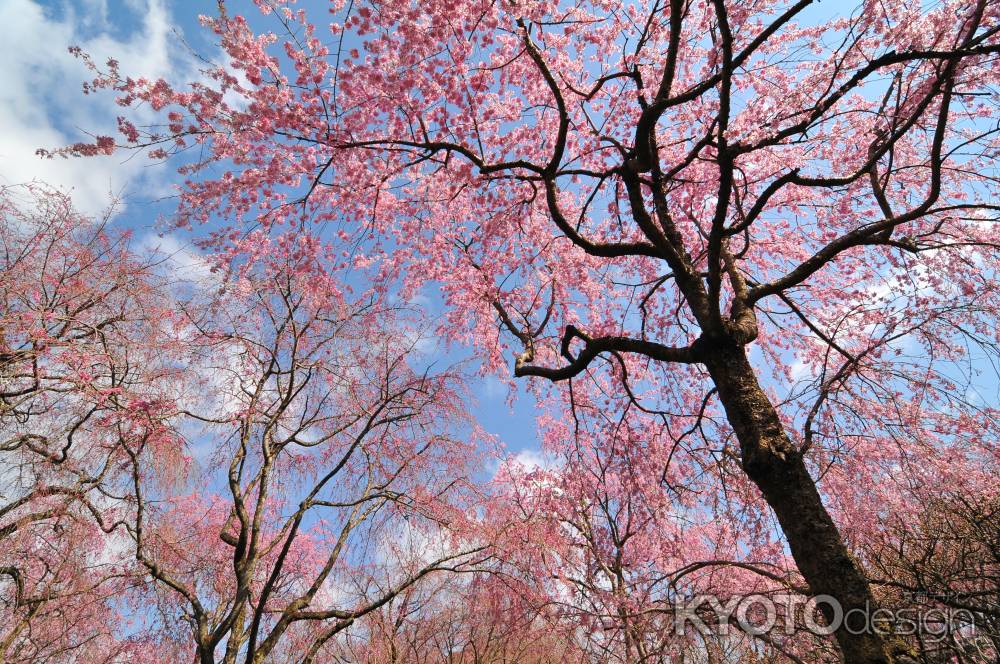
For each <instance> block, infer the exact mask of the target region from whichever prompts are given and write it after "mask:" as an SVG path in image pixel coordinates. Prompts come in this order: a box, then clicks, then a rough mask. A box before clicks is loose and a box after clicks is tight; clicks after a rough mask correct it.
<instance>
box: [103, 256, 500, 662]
mask: <svg viewBox="0 0 1000 664" xmlns="http://www.w3.org/2000/svg"><path fill="white" fill-rule="evenodd" d="M312 249H316V247H315V246H314V247H312ZM268 256H269V258H268V261H267V263H266V265H264V264H257V265H255V266H254V269H251V270H247V271H244V272H243V273H241V274H239V275H237V276H234V277H233V278H232V279H231V280H230V281H228V282H227V283H226V285H225V286H224V288H223V291H222V293H221V294H219V293H214V292H212V291H211V289H204V290H203V292H202V294H201V295H200V296H196V297H195V298H193V299H192V300H189V301H188V302H186V303H184V304H183V315H182V316H181V317H180V318H179V319H178V320H177V321H176V323H175V325H174V327H173V330H172V332H173V334H174V337H173V341H172V343H170V344H169V345H168V346H167V347H166V348H165V349H164V352H165V353H167V355H168V356H169V357H170V362H171V363H172V364H174V365H175V366H177V367H178V371H179V379H178V382H177V385H176V390H175V391H174V393H173V396H172V402H171V404H170V406H169V407H168V408H163V409H159V410H152V409H151V410H149V411H148V415H149V418H148V423H147V424H146V425H145V426H144V427H143V429H142V435H141V436H140V437H138V438H135V439H134V440H131V441H124V440H123V441H122V445H123V448H124V449H125V450H126V453H127V455H128V464H129V471H128V472H129V475H130V478H131V480H130V483H129V486H128V487H127V491H128V494H127V495H128V500H129V505H130V508H131V509H130V511H129V513H128V515H127V516H124V517H123V523H124V527H125V528H126V529H127V532H128V535H129V538H130V539H131V540H132V546H133V547H134V551H135V556H136V558H137V559H138V561H139V564H140V565H141V566H142V568H143V569H144V570H145V572H146V575H148V577H149V578H150V579H151V580H152V584H151V590H152V592H153V593H154V595H155V597H156V598H157V601H156V603H155V605H156V607H157V612H158V614H159V615H160V625H161V632H160V633H161V644H162V645H161V649H163V648H170V649H172V650H167V651H168V652H169V651H173V652H176V653H177V655H176V656H177V658H178V659H183V660H186V659H189V658H190V657H191V654H192V653H193V654H194V657H195V659H196V661H197V662H200V663H201V664H208V663H210V662H216V661H221V662H226V663H236V662H241V663H242V662H246V663H248V664H249V663H253V664H258V663H260V662H286V661H302V662H325V661H330V655H329V653H330V652H331V651H332V649H335V646H337V645H338V643H339V641H340V639H342V638H343V637H344V635H345V632H346V630H348V629H349V628H350V627H351V626H352V625H354V624H355V623H356V622H357V621H359V620H361V619H363V618H364V617H365V616H367V615H368V614H370V613H372V612H375V611H378V610H379V609H380V608H381V607H382V606H384V605H385V604H386V603H388V602H392V601H394V600H395V599H396V598H397V596H399V595H400V594H401V593H406V592H407V591H408V590H410V589H411V588H413V587H414V585H415V584H418V583H419V582H421V580H422V579H423V578H424V577H427V576H430V575H433V574H434V573H439V572H443V571H459V570H465V569H470V570H471V569H475V565H476V563H480V562H482V561H484V560H486V559H487V558H488V557H489V554H488V553H485V552H484V550H485V548H486V547H485V545H484V543H481V542H476V541H475V540H474V539H473V538H471V537H465V538H463V537H461V536H460V535H461V534H462V533H467V532H468V530H467V524H468V523H469V522H470V519H471V518H472V517H473V515H472V513H471V512H470V511H469V510H471V509H472V507H473V506H474V505H475V503H476V500H477V498H476V496H477V494H476V493H475V491H474V487H473V485H472V483H471V474H472V472H473V470H474V466H473V465H472V464H473V461H474V459H475V455H476V449H477V446H478V445H477V439H476V431H475V427H474V426H473V425H474V423H473V422H472V421H471V420H470V419H469V417H468V411H467V409H465V408H464V406H463V404H464V395H463V391H464V385H463V379H462V376H461V374H460V373H459V372H458V371H455V370H444V371H430V370H424V369H420V368H419V366H417V365H416V364H415V363H416V362H417V361H418V359H419V358H418V357H417V352H416V346H417V344H418V342H419V341H420V337H419V336H418V335H417V334H416V332H415V330H414V328H412V327H408V326H407V325H406V324H405V323H406V321H405V317H404V316H402V315H401V314H400V313H399V312H393V311H391V310H387V309H385V308H384V307H382V306H381V305H379V304H377V303H373V302H370V301H363V302H355V301H351V300H349V299H348V298H347V297H346V295H345V293H344V292H343V290H342V288H341V286H339V285H338V282H337V280H336V279H335V277H333V276H331V275H330V274H328V273H325V272H324V271H323V265H324V263H323V257H322V256H317V255H316V254H314V253H313V251H311V250H310V248H309V247H305V246H303V245H301V244H298V243H296V242H290V243H289V244H287V245H285V244H283V243H276V244H275V245H274V246H273V247H271V249H270V251H269V252H268ZM164 437H166V438H167V439H181V438H183V439H184V440H186V443H187V448H188V449H189V450H191V451H192V452H193V453H195V454H198V455H201V457H202V461H201V463H200V464H194V465H192V467H191V468H190V469H189V470H188V471H187V472H186V473H184V487H185V488H180V489H179V488H177V487H167V488H163V487H162V486H160V485H158V483H157V481H156V477H155V476H150V474H149V472H148V469H149V467H150V466H151V465H155V464H157V457H158V455H159V451H158V449H159V446H160V445H161V443H160V442H158V441H159V439H162V438H164ZM168 644H171V645H168Z"/></svg>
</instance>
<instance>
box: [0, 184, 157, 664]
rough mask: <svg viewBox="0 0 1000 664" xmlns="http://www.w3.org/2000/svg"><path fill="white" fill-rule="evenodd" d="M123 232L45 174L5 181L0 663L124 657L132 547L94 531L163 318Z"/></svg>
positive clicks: (109, 513) (105, 510) (0, 231)
mask: <svg viewBox="0 0 1000 664" xmlns="http://www.w3.org/2000/svg"><path fill="white" fill-rule="evenodd" d="M151 293H153V289H152V286H151V281H150V279H149V274H148V266H147V265H144V264H141V263H140V262H138V261H137V260H136V259H135V257H134V256H133V255H132V254H131V253H130V251H129V247H128V242H127V236H123V235H121V234H118V233H113V232H109V231H108V230H107V229H105V228H104V225H103V224H102V223H99V222H96V221H94V220H91V219H87V218H85V217H83V216H81V215H79V214H78V213H76V212H75V211H74V210H73V208H72V205H71V202H70V199H69V196H67V195H66V194H64V193H62V192H60V191H58V190H55V189H52V188H50V187H46V186H44V185H40V184H32V185H24V186H8V187H3V188H0V661H2V662H42V661H88V662H102V661H109V660H112V659H115V658H116V657H118V656H120V655H121V654H122V653H123V652H126V651H127V645H128V644H127V643H126V642H124V641H120V640H119V638H120V636H121V632H120V629H121V628H122V627H123V623H124V620H125V618H124V616H123V615H121V614H120V613H119V610H118V608H117V607H116V606H115V599H116V597H117V595H118V594H119V593H121V592H122V591H123V590H125V589H127V588H128V587H129V585H130V581H129V580H128V579H129V578H130V577H129V574H128V573H129V566H128V564H127V563H128V560H129V557H128V556H127V555H125V556H124V557H123V556H122V555H121V552H120V550H119V549H117V548H116V547H115V546H114V542H112V541H109V539H108V538H107V537H106V535H105V533H104V532H103V531H102V530H101V529H100V528H99V527H98V522H97V521H95V519H94V517H95V516H96V517H98V518H99V519H105V518H106V519H112V518H113V514H114V506H115V501H114V500H113V499H112V498H111V497H110V496H108V495H107V494H105V493H104V491H103V487H104V486H105V482H107V481H108V480H110V479H111V478H113V477H114V476H115V475H116V474H117V471H118V463H119V462H120V461H121V458H122V454H123V451H122V447H121V445H120V444H119V441H118V440H117V437H116V436H115V435H114V433H113V429H114V423H115V422H117V420H118V418H119V416H120V415H121V414H122V413H123V412H124V411H126V410H127V409H128V408H129V407H130V405H131V397H130V396H129V395H133V396H134V395H135V394H136V393H137V392H141V391H144V390H145V389H146V388H147V387H148V379H149V377H150V372H149V371H147V369H146V368H145V367H144V366H143V364H144V359H146V358H147V357H148V356H147V355H145V348H144V343H143V341H142V340H145V339H149V338H150V334H149V332H150V331H151V330H152V329H154V327H155V325H156V321H157V308H156V302H155V299H153V298H152V297H151Z"/></svg>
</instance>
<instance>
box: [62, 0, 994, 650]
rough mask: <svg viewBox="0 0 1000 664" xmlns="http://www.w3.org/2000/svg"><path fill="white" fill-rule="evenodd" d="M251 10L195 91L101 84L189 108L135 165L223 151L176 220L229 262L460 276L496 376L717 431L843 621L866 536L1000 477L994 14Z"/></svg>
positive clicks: (812, 584)
mask: <svg viewBox="0 0 1000 664" xmlns="http://www.w3.org/2000/svg"><path fill="white" fill-rule="evenodd" d="M257 4H258V6H259V7H260V8H261V9H262V10H263V11H264V13H265V14H266V15H270V16H272V18H273V20H275V21H277V24H278V29H277V32H276V33H272V32H263V33H260V34H258V33H256V32H255V31H254V30H253V29H252V28H251V25H250V22H248V21H247V20H246V19H244V18H243V17H241V16H233V15H230V14H229V13H227V9H226V8H225V7H224V6H222V5H220V7H222V10H221V13H220V15H219V16H218V17H217V18H206V19H204V22H205V23H206V25H207V26H208V27H210V28H211V29H213V30H214V31H215V32H216V34H217V35H218V39H219V41H220V43H221V45H222V47H223V49H224V51H225V57H226V58H227V59H228V61H227V62H226V63H224V64H223V65H220V66H219V67H216V68H213V69H211V70H209V71H207V72H206V77H205V80H203V81H200V82H197V83H194V84H192V85H190V86H187V87H183V88H182V87H178V86H177V84H176V83H169V82H167V81H146V80H133V79H130V78H127V77H126V76H124V75H123V74H121V73H120V72H119V66H118V64H117V63H114V62H111V63H109V67H108V69H107V71H104V72H100V71H97V70H98V68H97V67H96V66H95V65H93V63H90V64H91V67H93V68H94V70H95V72H97V73H96V75H95V76H96V77H95V79H94V80H93V81H92V83H90V84H89V88H90V89H94V90H96V89H101V88H112V89H114V90H115V91H116V92H117V93H118V94H119V95H120V102H121V103H122V105H124V106H130V105H139V104H149V105H150V106H152V107H153V108H154V109H156V110H161V109H162V110H163V112H164V113H166V115H167V122H166V123H165V124H164V125H163V126H161V127H148V128H143V129H141V130H140V129H139V128H137V127H135V126H134V125H133V124H132V123H130V122H129V121H128V120H127V119H125V118H123V119H121V121H120V124H121V126H122V130H123V136H124V140H123V141H122V143H121V146H122V147H125V146H131V147H150V148H152V149H153V155H152V156H154V157H157V158H162V157H165V156H167V155H168V154H170V153H172V152H175V151H181V150H183V149H184V148H185V147H187V146H192V145H196V146H198V147H199V150H200V152H199V155H200V156H199V158H198V160H197V161H194V162H190V163H187V164H186V165H184V166H183V169H184V171H185V172H186V173H188V174H189V175H190V178H189V180H188V182H187V183H186V184H185V185H184V187H183V189H182V194H181V201H182V202H181V206H180V209H179V211H178V216H177V223H178V225H180V226H188V225H190V224H191V223H192V222H201V221H209V220H211V219H214V218H215V217H216V216H221V217H222V218H225V219H226V220H228V221H229V222H230V226H229V227H228V228H227V229H226V230H225V231H223V232H220V233H218V234H216V235H214V236H213V238H214V240H215V246H217V247H220V248H224V249H225V250H227V251H230V252H232V253H231V255H232V256H234V257H237V256H247V255H250V256H254V255H256V254H255V252H257V251H258V249H257V247H258V244H259V243H260V242H261V238H263V237H265V236H266V235H267V234H268V233H270V234H272V235H278V236H294V235H302V234H307V233H312V232H317V231H318V230H319V229H323V230H326V229H332V230H331V231H330V232H335V233H336V234H337V236H338V237H339V239H340V240H341V241H343V242H345V243H348V244H350V245H351V246H352V247H353V250H351V251H346V250H345V253H344V254H343V258H342V261H343V263H344V264H345V265H351V266H353V267H355V268H358V269H370V270H372V271H373V272H378V273H379V274H381V275H382V276H383V277H390V278H399V279H400V280H401V282H402V284H403V294H404V295H409V294H412V293H415V292H416V291H418V290H419V289H420V288H421V287H423V286H425V285H427V284H436V285H438V286H439V287H440V288H441V289H442V291H443V293H444V295H445V298H446V302H447V305H448V312H449V313H448V317H447V322H446V323H445V324H444V325H442V331H443V333H444V334H446V335H447V336H449V337H450V338H452V339H455V340H460V341H472V342H473V343H474V344H475V345H476V347H477V348H479V349H480V351H481V353H482V357H483V359H484V360H485V362H486V365H485V366H486V367H487V368H490V369H494V370H498V371H499V370H501V369H502V366H503V365H504V363H505V360H504V358H503V355H504V351H505V350H506V349H508V348H513V351H514V354H515V363H514V367H513V373H514V375H516V376H523V377H538V378H543V379H547V380H548V381H553V382H557V383H566V384H567V385H571V386H572V385H574V384H575V385H576V386H579V385H580V384H581V383H582V382H584V381H587V380H596V381H602V382H601V385H617V388H614V389H617V390H618V392H617V394H618V396H620V397H622V398H623V399H625V402H626V403H627V404H628V405H627V406H625V407H626V408H628V409H630V412H631V415H630V417H645V418H646V419H645V421H646V422H647V423H648V426H649V427H650V431H651V432H652V431H653V429H654V428H656V430H657V431H658V432H659V433H662V430H667V431H668V433H670V432H671V431H672V432H673V433H670V435H672V436H673V437H674V442H675V448H676V450H677V454H676V455H675V454H673V453H671V454H669V455H666V457H665V464H666V465H669V464H671V463H675V464H684V463H685V459H690V458H692V457H694V456H696V453H695V452H694V451H693V450H692V449H691V447H690V444H689V441H690V437H689V436H687V435H681V434H680V432H681V431H688V430H693V431H695V432H696V435H697V434H698V433H700V434H704V431H703V430H701V429H700V428H699V427H698V424H699V423H700V420H701V419H703V418H704V417H708V416H713V417H714V416H715V415H718V414H720V411H719V410H718V408H719V407H720V406H721V413H724V418H725V421H726V425H725V426H722V427H719V428H718V429H717V430H718V432H720V433H719V435H720V436H721V437H722V438H721V443H720V442H719V441H718V440H717V441H715V443H716V444H719V445H721V446H722V448H723V454H721V455H720V458H725V459H728V458H734V457H735V458H738V460H739V464H740V466H741V467H742V470H743V472H744V473H745V475H746V477H748V478H749V479H750V480H751V481H752V482H753V484H754V485H755V486H756V487H757V489H758V490H759V492H760V495H761V496H762V497H763V499H764V500H765V501H766V502H767V504H768V505H769V506H770V508H771V509H772V510H773V512H774V514H775V516H776V518H777V522H778V524H779V525H780V529H781V532H782V533H783V535H784V537H785V538H786V540H787V544H788V548H789V549H790V551H791V555H792V557H793V558H794V561H795V564H796V566H797V568H798V571H799V572H800V573H801V575H802V577H803V578H804V580H805V583H806V585H807V586H808V591H809V592H810V593H812V594H815V595H829V596H832V597H833V598H835V599H836V601H837V602H838V603H839V604H840V606H841V607H842V609H843V610H844V611H845V612H847V611H851V610H852V609H863V608H865V607H875V606H878V602H877V601H876V598H875V596H874V595H873V592H872V588H871V585H870V583H869V579H868V578H867V576H866V573H865V571H864V561H863V560H859V559H858V558H857V557H855V556H854V555H853V554H852V549H851V543H852V542H858V541H861V540H863V539H864V538H865V536H866V534H870V533H872V532H875V531H876V530H877V529H878V527H879V523H880V519H882V518H883V517H884V516H885V514H886V513H887V512H898V513H903V512H905V511H906V510H910V509H914V508H916V507H918V506H919V501H920V500H921V498H920V496H921V495H924V496H926V495H929V494H932V493H933V492H935V491H936V490H937V489H938V488H940V487H941V486H943V485H948V486H950V487H951V488H953V489H957V490H959V491H960V492H961V493H963V494H975V493H977V492H978V491H980V490H981V489H982V487H984V486H988V485H989V482H990V477H991V472H993V471H992V470H991V469H995V467H996V463H997V459H996V436H997V432H998V430H997V413H996V411H995V408H994V406H993V405H991V404H990V403H989V400H988V399H983V398H982V397H981V396H980V395H979V393H978V392H977V390H979V389H980V388H982V387H983V385H984V383H983V380H984V379H983V378H981V377H980V376H981V372H982V370H983V369H984V368H987V367H988V361H987V359H986V358H989V357H993V356H995V350H996V343H997V337H996V330H995V322H996V311H997V310H998V307H1000V302H998V297H997V295H998V292H997V287H996V283H995V276H996V268H997V249H998V245H997V243H996V241H995V223H996V222H995V215H996V212H997V210H998V209H1000V208H998V206H997V204H996V203H995V201H994V196H995V193H996V184H997V183H996V178H995V166H996V158H995V155H996V151H997V149H998V147H1000V145H998V142H997V136H998V130H997V126H996V122H995V115H996V91H995V85H996V83H997V78H998V75H1000V68H998V59H997V55H998V54H1000V6H998V4H997V3H996V2H992V1H988V0H952V1H945V2H940V3H936V4H934V5H933V6H929V7H924V6H922V5H921V4H920V3H913V2H903V1H898V0H884V1H883V0H864V1H863V2H861V3H860V4H859V5H858V6H857V7H853V8H846V7H844V8H842V7H840V6H837V7H835V8H832V9H833V10H835V11H836V12H837V13H836V14H835V15H829V14H825V13H823V12H824V11H826V10H825V9H824V8H823V6H821V5H819V3H814V2H811V1H810V0H800V1H798V2H794V3H792V2H759V1H752V0H745V1H742V0H741V1H730V0H706V1H694V0H655V1H654V2H640V3H625V2H622V3H619V2H586V1H583V0H581V1H579V2H564V3H553V4H545V3H524V2H485V1H483V0H469V1H467V2H458V3H456V2H437V3H435V2H431V3H420V4H417V3H395V2H386V3H381V2H351V3H343V2H333V3H332V4H331V7H330V11H331V12H332V15H333V16H334V18H333V20H334V21H335V22H334V23H332V24H330V25H329V26H328V27H327V26H323V27H318V26H317V25H316V24H314V23H311V22H310V20H309V18H308V17H307V16H306V13H305V12H304V11H303V10H297V9H293V8H292V7H291V5H290V4H289V3H284V2H266V1H264V0H260V1H259V2H258V3H257ZM316 20H318V19H316ZM279 40H282V41H283V42H284V49H283V50H280V49H275V50H273V51H272V50H271V49H270V46H271V45H272V44H274V43H275V42H277V41H279ZM237 74H239V75H237ZM102 141H103V142H102ZM102 146H103V147H102ZM105 148H106V149H113V144H111V143H109V139H108V138H107V137H103V138H102V139H99V140H98V141H97V143H95V144H94V145H78V146H73V147H71V148H69V149H67V150H64V151H63V153H64V154H72V153H87V152H88V151H89V152H93V151H94V150H98V149H105ZM216 169H220V170H222V171H224V172H223V173H222V175H221V176H219V175H217V174H216ZM251 225H253V227H254V229H255V230H253V232H249V231H248V228H249V227H250V226H251ZM378 283H385V282H384V281H382V280H379V281H378ZM608 377H611V378H613V379H614V380H610V381H608V380H605V379H607V378H608ZM577 389H581V388H579V387H577ZM557 393H558V392H557ZM609 398H610V397H609ZM609 403H610V402H609ZM639 413H641V415H640V414H639ZM664 413H671V414H672V417H671V418H667V417H666V416H665V415H664ZM668 420H669V421H668ZM692 426H693V429H692V428H691V427H692ZM727 432H728V433H727ZM729 433H731V434H732V436H734V437H735V441H736V443H735V445H734V446H732V449H730V448H731V445H730V442H729V438H728V435H729ZM685 438H686V439H687V440H685ZM721 465H722V462H720V466H721ZM669 475H670V469H669V468H663V472H662V476H663V478H664V479H666V478H668V476H669ZM718 478H719V481H720V482H721V481H723V479H724V478H725V474H724V473H721V472H720V474H719V476H718ZM901 487H902V488H905V491H904V490H897V489H899V488H901ZM720 490H721V489H720ZM733 555H734V556H735V555H737V552H734V553H733ZM827 617H828V618H830V617H832V614H830V613H828V614H827ZM835 636H836V639H837V643H838V644H839V647H840V649H841V651H842V654H843V657H844V659H845V660H846V661H848V662H890V661H894V660H896V659H898V658H901V657H903V656H904V655H905V652H904V651H905V648H904V646H903V645H902V644H901V643H899V642H897V640H896V639H895V638H893V637H891V636H888V637H887V636H885V635H883V634H879V633H877V632H876V631H862V632H860V633H856V634H852V633H850V632H849V631H847V630H839V631H837V632H836V634H835Z"/></svg>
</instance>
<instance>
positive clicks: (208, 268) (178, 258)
mask: <svg viewBox="0 0 1000 664" xmlns="http://www.w3.org/2000/svg"><path fill="white" fill-rule="evenodd" d="M138 250H139V253H140V254H145V255H148V256H149V258H150V259H151V260H152V261H154V262H155V263H157V264H159V267H160V269H161V271H162V272H164V273H165V274H167V275H169V276H170V278H171V279H173V280H175V281H176V282H178V285H181V286H192V287H197V288H200V289H218V288H219V287H220V286H222V283H223V278H222V274H221V273H220V272H213V271H212V262H211V260H209V259H208V258H207V257H206V256H204V255H203V254H201V253H199V252H198V250H197V249H195V248H194V247H192V246H191V245H190V244H188V243H185V242H183V241H182V240H180V239H178V237H177V235H176V234H173V233H167V234H165V235H156V234H154V233H150V234H148V235H146V236H145V237H143V238H142V240H141V241H140V243H139V247H138Z"/></svg>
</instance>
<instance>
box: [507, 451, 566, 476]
mask: <svg viewBox="0 0 1000 664" xmlns="http://www.w3.org/2000/svg"><path fill="white" fill-rule="evenodd" d="M513 460H514V463H516V464H519V465H520V466H522V467H523V468H524V469H525V470H527V471H529V472H530V471H533V470H559V468H560V465H561V464H560V463H559V460H558V459H556V458H554V457H552V456H550V455H548V454H545V453H544V452H542V451H541V450H532V449H527V450H521V451H520V452H518V453H517V454H515V455H514V459H513Z"/></svg>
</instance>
